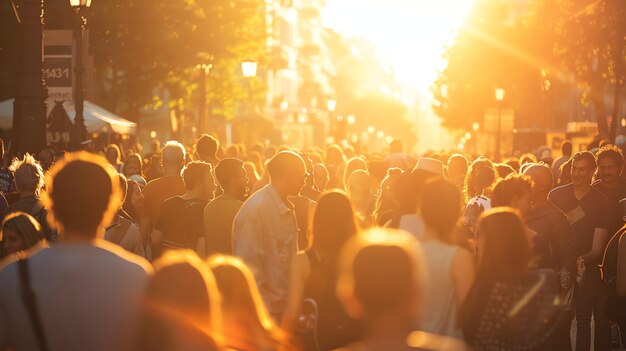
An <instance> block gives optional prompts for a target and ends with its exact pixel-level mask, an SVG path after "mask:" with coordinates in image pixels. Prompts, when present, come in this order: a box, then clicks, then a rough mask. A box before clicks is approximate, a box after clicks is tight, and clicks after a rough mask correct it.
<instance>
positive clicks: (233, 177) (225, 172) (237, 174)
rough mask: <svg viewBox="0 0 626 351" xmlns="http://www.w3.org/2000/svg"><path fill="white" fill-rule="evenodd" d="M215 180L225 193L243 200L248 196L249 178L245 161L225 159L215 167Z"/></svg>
mask: <svg viewBox="0 0 626 351" xmlns="http://www.w3.org/2000/svg"><path fill="white" fill-rule="evenodd" d="M215 178H217V182H218V183H220V186H221V187H222V189H224V192H226V193H228V194H230V195H231V196H234V197H235V198H237V199H241V200H243V198H244V197H245V196H246V193H247V189H246V184H248V176H247V174H246V170H245V169H244V167H243V161H241V160H239V159H236V158H224V159H222V160H220V162H218V163H217V166H215Z"/></svg>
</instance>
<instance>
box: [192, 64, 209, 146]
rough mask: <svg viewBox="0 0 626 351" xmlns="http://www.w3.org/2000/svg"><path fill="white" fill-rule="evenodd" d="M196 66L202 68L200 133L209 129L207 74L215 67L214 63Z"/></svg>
mask: <svg viewBox="0 0 626 351" xmlns="http://www.w3.org/2000/svg"><path fill="white" fill-rule="evenodd" d="M196 68H198V69H199V70H200V113H199V115H198V119H199V121H198V122H199V123H198V124H199V125H200V133H199V134H203V133H206V132H207V131H208V129H209V118H208V101H207V89H206V83H207V76H208V75H209V72H211V68H213V65H212V64H210V63H209V64H200V65H197V66H196Z"/></svg>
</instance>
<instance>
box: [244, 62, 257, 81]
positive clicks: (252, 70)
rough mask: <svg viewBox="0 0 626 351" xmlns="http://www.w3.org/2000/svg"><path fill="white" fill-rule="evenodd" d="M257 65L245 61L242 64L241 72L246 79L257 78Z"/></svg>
mask: <svg viewBox="0 0 626 351" xmlns="http://www.w3.org/2000/svg"><path fill="white" fill-rule="evenodd" d="M256 68H257V63H256V62H255V61H244V62H242V63H241V72H242V73H243V76H244V77H246V78H254V77H256Z"/></svg>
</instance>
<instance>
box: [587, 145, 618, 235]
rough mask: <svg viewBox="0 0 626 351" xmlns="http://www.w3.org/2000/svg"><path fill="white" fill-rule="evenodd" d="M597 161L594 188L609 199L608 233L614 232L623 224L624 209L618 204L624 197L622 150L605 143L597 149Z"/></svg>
mask: <svg viewBox="0 0 626 351" xmlns="http://www.w3.org/2000/svg"><path fill="white" fill-rule="evenodd" d="M596 161H597V162H598V172H597V173H596V179H598V180H597V181H596V182H595V183H593V186H594V188H596V189H598V190H600V192H601V193H602V194H603V195H604V196H606V197H607V198H608V199H609V203H610V206H611V213H613V218H614V219H612V220H611V225H610V227H609V234H611V235H613V234H615V233H616V232H617V231H618V230H619V229H620V228H621V227H622V225H623V224H624V219H623V218H624V216H625V215H626V209H624V208H623V207H624V206H623V205H622V206H618V205H619V202H620V200H622V199H623V198H626V178H623V177H622V169H623V166H624V156H623V155H622V150H621V149H620V148H619V147H617V146H615V145H613V144H607V145H605V146H603V147H601V148H600V150H598V153H597V154H596Z"/></svg>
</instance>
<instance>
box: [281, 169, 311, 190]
mask: <svg viewBox="0 0 626 351" xmlns="http://www.w3.org/2000/svg"><path fill="white" fill-rule="evenodd" d="M308 176H309V175H308V173H307V172H306V168H305V167H304V162H298V163H297V165H295V166H294V167H293V169H292V171H291V174H289V175H287V178H286V183H287V189H288V191H289V195H299V194H300V191H301V190H302V188H303V187H304V185H305V184H306V180H307V178H308Z"/></svg>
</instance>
